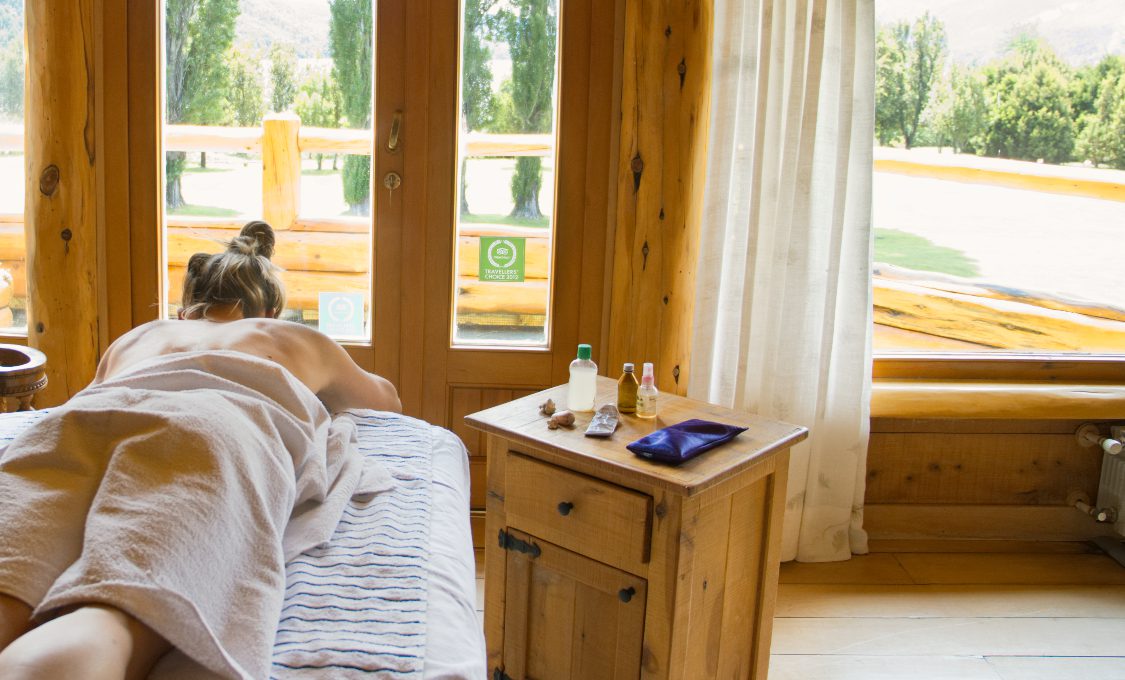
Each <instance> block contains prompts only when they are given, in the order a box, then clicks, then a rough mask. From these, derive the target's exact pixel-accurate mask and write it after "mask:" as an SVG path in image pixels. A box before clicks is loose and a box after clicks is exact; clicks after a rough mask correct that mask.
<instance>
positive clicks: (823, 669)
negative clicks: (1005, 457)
mask: <svg viewBox="0 0 1125 680" xmlns="http://www.w3.org/2000/svg"><path fill="white" fill-rule="evenodd" d="M871 548H872V554H870V555H865V556H859V557H855V558H852V559H851V560H849V561H847V562H838V563H831V564H798V563H795V562H791V563H787V564H784V565H782V568H781V585H780V589H779V593H778V600H777V612H776V617H775V619H774V631H773V654H772V656H771V659H770V675H769V677H770V680H860V679H862V680H900V679H902V680H905V679H907V678H909V679H910V680H939V679H940V680H1048V679H1049V680H1072V679H1073V680H1125V568H1122V567H1121V566H1120V565H1118V564H1117V563H1116V562H1114V561H1113V560H1111V559H1110V558H1108V557H1106V556H1105V555H1103V554H1101V553H1100V552H1098V551H1097V550H1096V549H1094V548H1093V547H1091V546H1089V545H1087V544H1083V543H1021V542H1013V541H940V542H935V541H881V542H877V541H873V542H872V546H871ZM477 573H478V574H480V575H481V576H482V577H481V578H478V579H477V590H478V599H477V602H478V609H479V608H480V607H481V606H482V604H481V603H482V602H483V600H484V597H483V590H484V588H483V586H484V579H483V571H482V570H480V569H479V565H478V572H477Z"/></svg>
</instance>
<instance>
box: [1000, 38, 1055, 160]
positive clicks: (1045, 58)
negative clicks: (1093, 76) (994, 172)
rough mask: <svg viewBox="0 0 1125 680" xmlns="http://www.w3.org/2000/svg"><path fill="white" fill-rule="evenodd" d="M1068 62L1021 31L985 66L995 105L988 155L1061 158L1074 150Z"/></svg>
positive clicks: (1035, 158)
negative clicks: (1000, 56)
mask: <svg viewBox="0 0 1125 680" xmlns="http://www.w3.org/2000/svg"><path fill="white" fill-rule="evenodd" d="M1067 75H1068V74H1067V72H1066V66H1065V64H1063V63H1062V62H1061V61H1059V59H1058V57H1057V56H1055V53H1054V51H1053V50H1051V48H1050V46H1048V45H1047V44H1046V43H1045V42H1043V41H1042V40H1040V39H1036V38H1034V37H1031V36H1026V35H1024V36H1020V37H1018V38H1017V39H1016V40H1015V41H1013V43H1012V45H1011V46H1010V48H1009V50H1008V54H1007V55H1006V56H1005V57H1004V58H1003V59H1001V60H1000V61H999V62H996V63H994V64H991V65H990V66H989V67H988V68H986V69H985V79H986V91H987V96H988V98H989V100H991V101H992V102H993V105H992V107H991V109H990V113H989V127H988V132H987V133H986V136H985V150H986V153H987V154H988V155H989V156H999V157H1001V158H1016V159H1020V160H1031V161H1034V160H1044V161H1046V162H1048V163H1061V162H1063V161H1067V160H1070V158H1071V155H1072V154H1073V152H1074V122H1073V120H1072V115H1073V114H1072V112H1071V109H1070V98H1069V94H1068V84H1067Z"/></svg>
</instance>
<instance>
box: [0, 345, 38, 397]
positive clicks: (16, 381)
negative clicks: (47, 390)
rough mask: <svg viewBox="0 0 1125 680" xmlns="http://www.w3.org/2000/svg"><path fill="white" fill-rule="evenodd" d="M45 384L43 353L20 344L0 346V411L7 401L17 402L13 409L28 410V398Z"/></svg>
mask: <svg viewBox="0 0 1125 680" xmlns="http://www.w3.org/2000/svg"><path fill="white" fill-rule="evenodd" d="M46 386H47V355H46V354H43V353H42V352H40V351H39V350H37V349H32V348H31V347H24V346H22V345H0V412H3V413H7V412H8V400H9V399H16V400H18V401H19V408H17V409H16V410H17V411H31V410H33V409H32V407H31V398H32V397H34V396H35V393H36V392H38V391H39V390H41V389H43V388H44V387H46Z"/></svg>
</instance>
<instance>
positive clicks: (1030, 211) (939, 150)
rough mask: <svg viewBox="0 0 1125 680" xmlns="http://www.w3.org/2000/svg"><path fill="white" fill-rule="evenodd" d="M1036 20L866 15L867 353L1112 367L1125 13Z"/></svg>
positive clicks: (1119, 328) (1024, 10) (1109, 9)
mask: <svg viewBox="0 0 1125 680" xmlns="http://www.w3.org/2000/svg"><path fill="white" fill-rule="evenodd" d="M1040 10H1041V5H1037V4H1035V3H1025V2H1022V0H1003V1H999V2H989V3H968V4H966V3H961V4H957V3H953V4H949V3H934V2H932V1H931V2H927V1H923V0H904V1H901V2H900V1H895V2H890V1H889V0H883V1H881V2H879V3H878V4H877V6H876V12H877V19H878V22H879V28H878V38H877V46H876V54H877V57H876V58H877V63H876V89H877V93H876V137H877V139H876V149H875V175H874V211H873V212H874V215H873V217H874V225H873V226H874V228H875V262H876V264H875V281H874V295H875V311H874V315H875V324H876V326H875V351H876V353H877V354H882V355H888V354H892V353H896V352H919V351H920V352H939V353H951V354H955V355H956V354H962V353H979V352H990V353H996V352H1013V353H1031V354H1036V353H1051V354H1058V353H1074V354H1111V355H1121V354H1125V267H1123V266H1122V265H1121V257H1120V254H1119V253H1120V249H1121V244H1122V243H1125V235H1123V232H1122V229H1123V228H1125V226H1123V225H1125V172H1123V170H1125V40H1122V38H1121V37H1120V36H1118V35H1115V34H1114V33H1113V31H1112V27H1113V26H1115V25H1120V24H1121V23H1122V22H1125V6H1120V5H1119V3H1105V4H1103V5H1101V6H1100V9H1099V10H1098V11H1097V12H1093V11H1091V12H1070V11H1063V10H1062V9H1061V8H1060V9H1050V10H1048V11H1040ZM1107 14H1109V15H1111V16H1107Z"/></svg>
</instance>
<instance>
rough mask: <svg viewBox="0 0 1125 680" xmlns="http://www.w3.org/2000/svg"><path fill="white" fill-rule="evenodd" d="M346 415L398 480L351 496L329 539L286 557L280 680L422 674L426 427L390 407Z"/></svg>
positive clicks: (276, 664) (276, 672) (276, 665)
mask: <svg viewBox="0 0 1125 680" xmlns="http://www.w3.org/2000/svg"><path fill="white" fill-rule="evenodd" d="M351 414H352V416H353V417H355V419H356V423H357V430H358V434H359V449H360V452H361V453H362V454H363V455H364V456H372V457H376V458H378V460H379V462H380V463H381V464H382V465H384V466H385V467H386V468H387V469H388V470H389V471H390V473H391V476H393V477H394V478H395V480H396V486H395V489H394V491H392V492H390V493H381V494H377V495H375V496H374V497H373V498H371V499H370V500H368V501H366V502H361V501H358V500H354V499H353V500H352V502H351V504H350V505H349V506H348V507H347V508H346V509H345V510H344V516H343V518H342V519H341V520H340V524H339V526H338V527H337V528H336V533H335V535H333V537H332V540H331V542H330V543H329V544H328V545H327V546H326V547H323V548H315V549H313V550H310V551H308V552H306V553H304V554H302V555H299V556H298V557H296V558H295V559H294V560H293V561H292V562H290V563H289V565H288V567H287V568H286V576H287V582H286V593H285V605H284V607H283V608H282V611H281V622H280V624H279V626H278V631H277V641H276V642H275V644H274V657H273V672H272V675H273V677H274V678H276V679H277V680H287V679H288V678H332V679H333V680H337V679H339V680H346V679H347V678H372V677H380V678H383V677H385V678H420V677H421V676H422V668H423V661H424V658H425V652H426V609H427V602H426V563H427V562H429V557H430V553H429V536H430V502H431V496H430V494H431V484H432V469H431V458H430V452H431V450H432V448H433V430H432V426H431V425H429V424H428V423H425V422H423V421H420V420H415V419H413V418H408V417H405V416H400V415H396V414H392V413H381V412H375V411H355V412H351Z"/></svg>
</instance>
